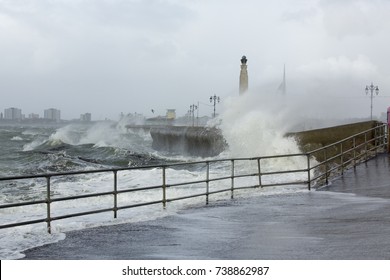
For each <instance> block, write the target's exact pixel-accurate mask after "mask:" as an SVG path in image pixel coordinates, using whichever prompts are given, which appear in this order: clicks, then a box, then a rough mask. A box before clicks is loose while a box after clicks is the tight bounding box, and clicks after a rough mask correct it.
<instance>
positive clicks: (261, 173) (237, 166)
mask: <svg viewBox="0 0 390 280" xmlns="http://www.w3.org/2000/svg"><path fill="white" fill-rule="evenodd" d="M386 141H387V138H386V125H385V124H381V125H378V126H377V127H375V128H372V129H369V130H367V131H363V132H361V133H358V134H356V135H353V136H351V137H348V138H346V139H343V140H341V141H338V142H336V143H333V144H331V145H328V146H325V147H322V148H319V149H316V150H314V151H310V152H308V153H297V154H287V155H277V156H262V157H251V158H232V159H216V160H206V161H197V162H181V163H174V164H165V165H154V166H142V167H128V168H113V169H100V170H88V171H75V172H63V173H48V174H38V175H32V176H12V177H3V178H0V182H8V183H9V184H13V183H15V182H18V181H20V180H32V179H39V178H41V179H42V178H43V179H44V180H45V181H46V182H45V189H46V190H45V191H44V196H45V197H44V198H42V199H28V200H24V201H19V202H12V203H8V204H3V205H0V210H2V209H15V208H20V207H27V206H31V205H46V207H45V212H46V213H45V215H44V216H42V217H41V218H37V219H30V220H26V221H19V222H11V223H2V224H0V229H4V228H10V227H16V226H23V225H30V224H37V223H46V224H47V231H48V232H49V233H51V228H52V222H53V221H57V220H62V219H68V218H72V217H79V216H86V215H92V214H98V213H103V212H113V217H114V218H117V216H118V212H119V211H120V210H124V209H130V208H135V207H141V206H147V205H154V204H162V206H163V208H166V207H167V203H169V202H173V201H178V200H184V199H190V198H195V197H202V196H204V197H205V199H206V204H208V203H209V196H210V195H212V194H217V193H226V192H230V197H231V198H233V197H234V192H235V191H237V190H242V189H253V188H264V187H275V186H286V185H292V186H295V185H306V186H307V188H308V190H310V189H311V188H312V187H314V186H317V185H323V184H327V183H328V182H329V179H330V178H332V177H334V176H337V175H338V174H343V172H344V170H345V169H347V168H351V167H354V166H356V165H357V164H359V163H360V162H363V161H367V160H368V159H369V158H371V157H373V156H375V155H377V154H378V153H380V152H383V151H384V150H385V148H386V145H387V144H386ZM278 160H284V161H294V162H295V164H294V167H293V169H289V168H288V167H289V166H284V167H283V168H278V169H273V168H271V167H270V166H274V164H272V163H273V162H275V161H278ZM296 165H299V166H298V167H296ZM279 166H280V165H279ZM191 168H192V169H194V168H195V169H196V170H197V173H198V174H203V178H201V179H198V180H184V181H173V180H170V178H169V176H168V175H167V172H172V171H174V170H189V169H191ZM212 168H214V169H218V170H222V171H221V172H220V173H217V172H213V173H212V172H211V171H212V170H214V169H212ZM135 170H138V171H141V170H144V171H145V172H146V171H151V170H154V171H156V170H158V173H159V174H160V176H161V177H160V178H159V179H158V180H159V181H160V182H159V183H157V184H154V185H150V186H149V185H146V183H145V185H143V186H141V187H137V186H134V185H127V184H126V185H125V186H122V185H121V188H118V176H119V174H122V173H123V174H126V172H132V171H135ZM104 173H112V176H113V177H112V186H111V187H110V188H111V190H108V191H104V192H96V193H86V194H77V195H70V196H59V197H58V195H56V194H55V186H53V184H54V185H55V184H56V181H55V180H54V178H58V177H65V178H70V177H72V176H75V175H86V174H104ZM291 174H293V175H294V178H291V176H289V175H291ZM297 174H300V175H299V176H297ZM154 179H155V178H154ZM242 180H244V181H242ZM199 185H203V186H204V187H202V190H201V191H199V192H195V193H191V194H184V195H179V196H172V197H171V196H169V197H168V194H167V190H169V189H172V188H180V189H183V188H185V187H186V186H187V187H188V186H199ZM196 189H199V188H196ZM142 191H153V192H156V191H160V192H161V196H160V198H159V199H152V200H146V201H141V202H137V203H130V204H123V205H122V204H120V203H119V202H118V198H120V197H121V196H123V195H126V194H133V193H135V192H142ZM96 197H111V198H110V199H112V204H111V206H110V207H103V208H99V209H93V210H88V211H81V212H80V211H78V212H74V213H69V214H61V215H53V211H52V206H53V205H55V204H56V203H60V202H66V201H69V200H72V201H74V200H80V199H86V198H96Z"/></svg>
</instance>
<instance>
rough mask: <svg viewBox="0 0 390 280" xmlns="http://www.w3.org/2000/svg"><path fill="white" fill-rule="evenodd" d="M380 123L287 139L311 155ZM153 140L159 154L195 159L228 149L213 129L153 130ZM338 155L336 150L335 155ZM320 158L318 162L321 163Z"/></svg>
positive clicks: (174, 127) (338, 127)
mask: <svg viewBox="0 0 390 280" xmlns="http://www.w3.org/2000/svg"><path fill="white" fill-rule="evenodd" d="M377 125H378V122H377V121H366V122H359V123H352V124H346V125H340V126H334V127H328V128H322V129H314V130H308V131H303V132H295V133H287V134H286V137H294V138H295V139H296V140H297V142H298V144H299V146H300V148H301V150H302V152H310V151H313V150H315V149H318V148H321V147H324V146H326V145H329V144H332V143H335V142H337V141H340V140H342V139H345V138H347V137H349V136H352V135H354V134H358V133H360V132H363V131H365V130H368V129H371V128H374V127H376V126H377ZM150 134H151V136H152V139H153V148H154V149H155V150H159V151H167V152H172V153H178V154H185V155H192V156H201V157H208V156H216V155H218V154H220V153H221V152H222V151H223V150H224V149H226V147H227V143H226V141H225V139H224V138H223V135H222V132H221V130H219V129H216V128H210V127H187V126H162V127H152V128H150ZM366 137H367V140H370V139H372V138H373V137H374V134H373V133H368V134H367V136H366ZM361 142H364V136H361V138H360V139H357V142H356V145H358V144H359V143H361ZM352 144H353V143H352V142H351V143H350V144H349V146H348V143H346V144H344V145H345V146H344V148H345V149H347V148H350V147H352ZM336 149H337V148H336ZM334 152H335V153H336V152H337V151H336V150H335V151H334ZM320 157H321V155H318V158H317V159H318V160H321V158H320Z"/></svg>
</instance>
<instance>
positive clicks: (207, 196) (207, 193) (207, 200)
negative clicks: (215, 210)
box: [206, 161, 210, 205]
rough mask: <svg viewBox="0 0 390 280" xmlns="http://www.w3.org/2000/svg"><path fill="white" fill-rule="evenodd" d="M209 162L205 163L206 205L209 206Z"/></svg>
mask: <svg viewBox="0 0 390 280" xmlns="http://www.w3.org/2000/svg"><path fill="white" fill-rule="evenodd" d="M209 184H210V162H208V161H206V205H208V204H209V187H210V186H209Z"/></svg>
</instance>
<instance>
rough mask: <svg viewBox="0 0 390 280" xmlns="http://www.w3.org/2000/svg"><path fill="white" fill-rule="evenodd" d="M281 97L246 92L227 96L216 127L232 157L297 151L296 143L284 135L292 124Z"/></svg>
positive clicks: (298, 151)
mask: <svg viewBox="0 0 390 280" xmlns="http://www.w3.org/2000/svg"><path fill="white" fill-rule="evenodd" d="M284 103H285V100H284V98H283V96H272V101H271V98H268V97H264V96H258V95H254V94H250V93H248V94H246V95H242V96H237V97H231V98H228V99H227V100H226V101H225V104H224V110H223V112H222V113H221V115H220V118H221V120H222V121H221V125H220V128H221V130H222V132H223V136H224V138H225V140H226V142H227V143H228V146H229V148H228V153H229V154H230V155H231V156H234V157H255V156H269V155H280V154H293V153H300V150H299V147H298V144H297V142H296V141H295V139H294V138H292V137H285V134H286V133H287V132H289V129H290V128H291V126H292V123H291V122H289V115H290V114H289V112H288V110H286V106H285V104H284Z"/></svg>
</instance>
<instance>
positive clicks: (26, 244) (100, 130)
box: [0, 95, 307, 259]
mask: <svg viewBox="0 0 390 280" xmlns="http://www.w3.org/2000/svg"><path fill="white" fill-rule="evenodd" d="M286 117H287V116H286V115H285V114H283V113H281V112H280V111H277V110H276V107H275V106H272V105H270V104H266V103H265V102H264V100H261V99H259V98H257V97H255V96H251V95H248V96H244V97H240V98H231V99H230V100H227V101H226V103H225V110H224V112H223V113H222V114H221V119H222V121H221V129H222V130H223V133H224V137H225V138H226V140H227V142H228V144H229V150H228V151H225V152H224V153H223V154H222V155H220V156H219V158H221V157H223V158H228V157H255V156H264V155H276V154H290V153H298V152H299V149H298V146H297V144H296V142H295V141H294V139H289V138H285V137H284V136H283V135H284V133H285V132H287V131H288V128H289V126H288V123H287V121H286V120H288V118H286ZM125 134H126V131H125V129H124V126H123V124H119V125H113V124H112V123H98V124H95V125H94V126H90V127H84V126H79V125H69V126H66V127H63V128H60V129H57V130H56V132H55V133H53V134H52V135H51V136H50V137H49V141H50V142H51V143H53V144H56V143H57V142H62V143H67V144H70V145H81V144H94V145H96V146H110V147H123V146H124V145H125V146H126V145H127V146H128V145H129V144H128V143H126V141H124V140H125V139H124V138H123V137H124V135H125ZM140 137H145V139H147V138H148V137H150V136H149V135H145V134H141V135H140ZM14 140H18V139H14ZM46 140H47V139H46ZM149 140H150V139H149ZM43 142H44V140H42V139H40V140H37V142H35V143H34V142H32V143H30V144H27V145H25V147H24V149H25V150H30V149H33V148H34V147H37V146H38V145H41V144H42V143H43ZM182 159H185V160H187V161H191V160H194V158H182ZM263 164H264V169H263V170H268V171H272V170H291V169H300V168H304V167H305V166H306V159H305V158H303V157H302V158H300V157H297V158H288V159H285V158H281V159H277V160H267V161H264V162H263ZM230 172H231V167H230V165H229V164H226V163H223V164H221V163H219V164H212V166H211V169H210V178H216V177H222V176H230ZM235 172H236V174H245V173H256V172H257V165H256V162H253V163H249V162H239V163H237V165H236V166H235ZM166 176H167V184H174V183H179V182H185V181H197V180H204V179H205V178H206V171H205V168H204V166H203V167H197V168H191V169H177V168H175V169H172V168H168V169H167V171H166ZM306 176H307V174H287V175H283V176H266V178H264V181H263V183H275V182H284V181H298V180H305V178H306ZM257 183H258V178H257V177H248V178H240V179H237V180H236V181H235V186H236V187H239V186H248V185H251V186H253V185H256V184H257ZM159 185H162V171H161V169H150V170H146V169H143V170H134V171H123V172H119V173H118V189H119V190H121V189H128V188H137V187H145V186H159ZM229 186H230V179H229V180H225V181H218V182H212V183H210V191H213V190H217V189H221V188H228V187H229ZM51 187H52V192H53V193H54V196H55V197H66V196H72V195H78V194H88V193H96V192H108V191H112V190H113V174H112V173H101V174H93V175H78V176H75V177H73V178H72V179H71V180H69V178H67V179H65V178H61V177H59V178H53V181H52V182H51ZM45 188H46V186H45V181H44V180H40V181H39V180H38V181H36V183H35V185H34V186H33V187H31V182H30V184H29V183H28V182H27V183H26V182H25V187H22V188H21V190H22V191H23V192H20V191H19V192H18V193H14V194H13V196H12V199H10V196H9V194H6V193H4V192H2V193H1V194H0V195H1V197H0V203H1V204H4V203H12V202H13V201H17V200H19V199H22V200H23V199H26V198H27V197H29V196H30V197H34V198H35V199H44V198H45ZM204 191H205V184H204V183H202V184H192V185H186V186H181V187H172V188H169V189H168V190H167V198H168V199H169V198H175V197H179V196H186V195H191V194H195V193H200V192H204ZM289 192H306V187H305V186H302V185H292V186H287V187H273V188H265V189H261V190H260V189H255V190H245V191H239V192H235V197H240V196H248V195H249V196H254V195H255V196H268V195H274V194H283V193H289ZM229 197H230V193H229V192H227V193H221V194H216V195H212V196H211V197H210V201H211V202H210V203H212V200H218V199H228V198H229ZM161 199H162V192H161V189H156V190H147V191H142V192H132V193H127V194H121V195H119V197H118V206H126V205H131V204H136V203H143V202H146V201H158V200H161ZM204 203H205V198H204V197H201V198H196V199H189V200H181V201H175V202H171V203H168V205H167V208H166V209H165V210H163V208H162V205H161V204H157V205H152V206H143V207H138V208H131V209H128V210H122V211H119V212H118V218H117V219H113V213H111V212H108V213H102V214H94V215H88V216H83V217H77V218H70V219H64V220H58V221H53V222H52V234H48V233H47V232H46V224H45V223H40V224H36V225H29V226H22V227H15V228H11V229H3V230H1V231H0V258H1V259H16V258H22V257H23V254H22V253H21V252H22V251H24V250H26V249H29V248H32V247H36V246H41V245H43V244H47V243H52V242H57V241H59V240H62V239H64V238H65V234H64V233H66V232H67V231H71V230H79V229H84V228H89V227H96V226H101V225H110V224H118V223H128V222H136V221H145V220H150V219H156V218H158V217H162V216H165V215H172V214H174V213H177V211H180V209H183V208H187V207H190V206H191V205H199V204H200V205H202V204H204ZM110 207H113V197H112V196H104V197H98V198H88V199H81V200H70V201H65V202H56V203H52V205H51V210H52V214H51V215H52V216H60V215H66V214H70V213H75V212H81V211H89V210H95V209H101V208H110ZM0 213H1V217H2V223H4V224H5V223H12V222H18V221H25V220H30V219H39V218H45V217H46V205H45V204H42V205H36V206H28V207H23V208H22V207H20V208H17V209H16V208H15V209H12V210H9V209H3V210H0Z"/></svg>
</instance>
